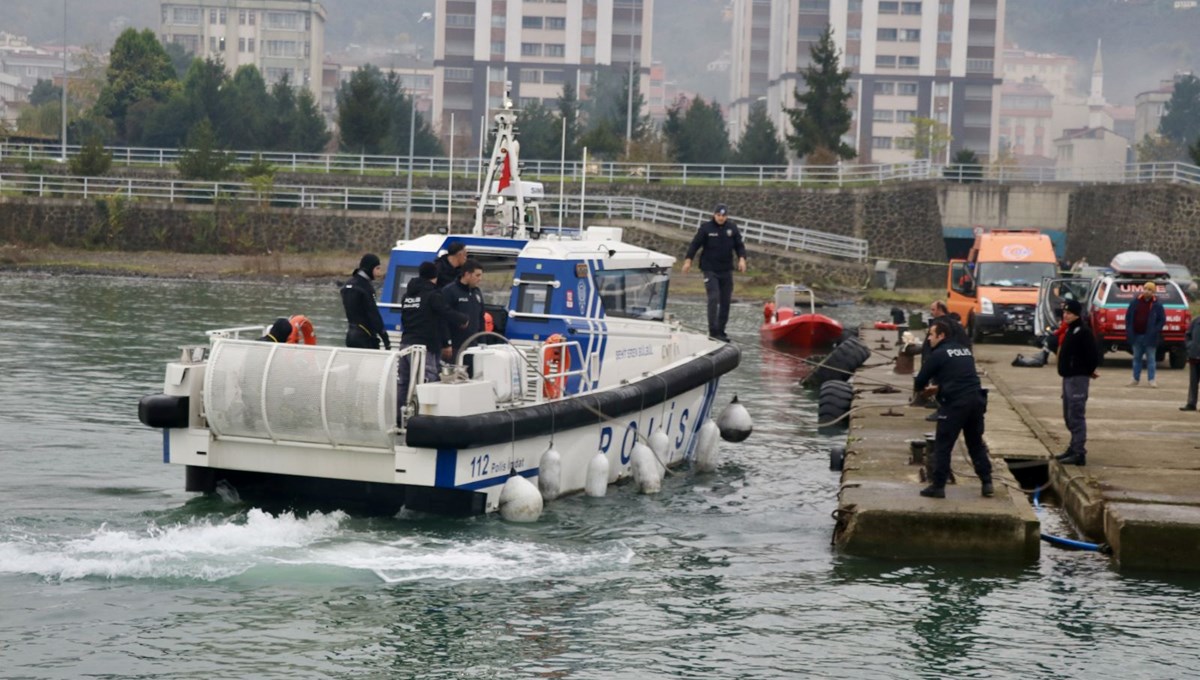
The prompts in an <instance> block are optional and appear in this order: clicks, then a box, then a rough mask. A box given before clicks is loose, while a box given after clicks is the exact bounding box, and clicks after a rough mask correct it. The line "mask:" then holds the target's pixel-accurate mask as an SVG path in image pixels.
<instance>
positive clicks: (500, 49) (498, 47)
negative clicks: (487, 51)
mask: <svg viewBox="0 0 1200 680" xmlns="http://www.w3.org/2000/svg"><path fill="white" fill-rule="evenodd" d="M492 54H504V43H502V42H494V43H492Z"/></svg>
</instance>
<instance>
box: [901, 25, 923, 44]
mask: <svg viewBox="0 0 1200 680" xmlns="http://www.w3.org/2000/svg"><path fill="white" fill-rule="evenodd" d="M900 42H921V29H919V28H902V29H900Z"/></svg>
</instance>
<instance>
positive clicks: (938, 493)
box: [921, 484, 946, 498]
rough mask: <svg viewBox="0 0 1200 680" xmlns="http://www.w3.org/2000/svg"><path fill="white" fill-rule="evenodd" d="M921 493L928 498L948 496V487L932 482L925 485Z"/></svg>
mask: <svg viewBox="0 0 1200 680" xmlns="http://www.w3.org/2000/svg"><path fill="white" fill-rule="evenodd" d="M921 495H922V496H924V497H926V498H945V497H946V487H944V486H937V485H936V484H930V485H929V486H927V487H925V488H924V489H921Z"/></svg>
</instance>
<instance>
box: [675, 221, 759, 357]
mask: <svg viewBox="0 0 1200 680" xmlns="http://www.w3.org/2000/svg"><path fill="white" fill-rule="evenodd" d="M728 215H729V207H728V206H726V205H725V204H724V203H718V204H717V207H715V208H713V217H712V219H711V220H709V221H707V222H705V223H704V224H702V225H700V228H699V229H698V230H696V236H695V237H694V238H693V239H692V243H691V245H689V246H688V249H687V255H685V256H684V259H683V269H682V270H681V271H682V272H683V273H684V274H686V273H688V272H689V271H690V270H691V269H692V258H694V257H695V256H696V253H697V252H698V251H701V250H702V251H704V252H703V253H701V255H700V271H701V272H703V274H704V292H705V293H706V294H707V295H708V334H709V336H710V337H713V338H715V339H717V340H720V341H722V342H729V336H727V335H725V324H727V323H729V304H730V302H731V301H732V299H733V254H734V253H735V252H736V253H737V256H738V259H737V270H738V271H739V272H745V271H746V244H745V243H743V242H742V232H741V231H739V230H738V228H737V225H736V224H734V222H733V220H731V219H729V217H728Z"/></svg>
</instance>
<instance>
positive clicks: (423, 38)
mask: <svg viewBox="0 0 1200 680" xmlns="http://www.w3.org/2000/svg"><path fill="white" fill-rule="evenodd" d="M65 2H66V4H67V7H68V15H69V21H68V26H67V30H68V36H69V41H70V42H71V43H73V44H91V45H98V46H100V47H102V48H104V49H107V48H108V47H109V46H111V44H112V41H113V39H114V38H115V37H116V35H117V34H118V33H119V32H120V31H121V30H122V29H123V28H125V27H126V26H133V27H135V28H146V27H149V28H153V29H157V27H158V20H159V2H157V1H156V0H65ZM63 4H64V0H0V30H5V31H8V32H10V33H16V34H20V35H27V36H29V38H30V39H31V40H33V41H35V42H43V41H45V42H49V41H53V42H58V41H60V40H61V35H62V30H63V21H62V19H63V14H62V7H63ZM322 4H323V5H324V6H325V8H326V10H327V12H328V16H329V18H328V23H327V25H326V42H327V50H328V51H329V52H331V53H335V54H336V53H338V52H339V51H341V50H343V49H344V48H345V47H346V46H347V45H349V44H351V43H353V44H357V45H361V46H372V47H381V48H383V49H388V48H398V47H400V46H401V45H402V44H405V43H409V42H412V43H416V44H417V45H421V46H422V48H423V49H422V52H423V54H426V55H428V54H430V53H431V52H432V47H433V35H434V34H433V32H434V30H435V29H434V26H433V25H432V22H428V21H426V22H422V23H420V24H418V23H416V20H417V19H418V18H419V17H420V16H421V14H422V13H423V12H427V11H432V10H433V9H434V6H435V0H322ZM728 4H729V0H657V1H656V3H655V22H654V23H655V38H654V53H655V59H656V60H659V61H662V62H663V63H664V64H665V65H666V66H667V69H668V77H669V78H671V79H673V80H676V81H677V82H678V83H679V86H680V87H681V88H682V89H684V90H688V91H697V92H699V93H700V94H702V95H704V96H705V97H717V98H718V99H719V100H722V101H723V100H725V99H727V97H728V92H729V83H728V76H727V75H726V74H723V73H713V72H710V71H708V70H707V67H708V65H709V64H710V63H711V62H713V61H715V60H717V59H718V58H720V57H721V54H722V53H723V52H724V51H725V50H728V49H729V45H730V42H731V41H730V35H729V31H730V25H729V24H728V23H727V22H726V21H725V19H724V14H723V10H724V8H725V7H726V6H727V5H728ZM1007 6H1008V21H1007V39H1008V40H1010V41H1016V42H1018V43H1020V45H1021V47H1024V48H1029V49H1036V50H1038V51H1057V52H1062V53H1065V54H1070V55H1072V56H1075V57H1076V58H1078V59H1080V61H1081V63H1083V64H1084V65H1085V66H1086V67H1090V65H1091V63H1092V57H1093V56H1094V53H1095V46H1096V40H1097V38H1102V39H1103V42H1104V67H1105V94H1106V96H1107V98H1108V99H1109V101H1110V102H1112V103H1116V104H1132V103H1133V97H1134V95H1136V94H1137V93H1138V92H1140V91H1143V90H1149V89H1153V88H1154V87H1156V86H1157V83H1158V80H1159V79H1160V78H1166V77H1170V76H1171V74H1172V73H1173V72H1174V71H1176V70H1179V69H1187V68H1190V69H1192V70H1197V71H1200V9H1194V10H1175V9H1173V0H1138V1H1137V2H1126V1H1123V0H1008V3H1007ZM1086 75H1087V74H1086V73H1085V74H1084V76H1085V77H1086Z"/></svg>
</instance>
